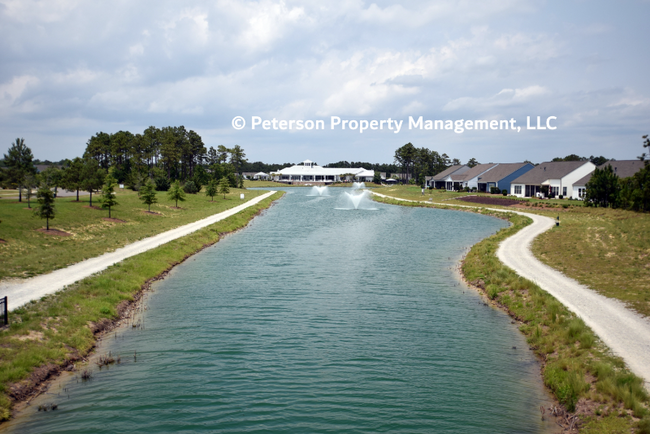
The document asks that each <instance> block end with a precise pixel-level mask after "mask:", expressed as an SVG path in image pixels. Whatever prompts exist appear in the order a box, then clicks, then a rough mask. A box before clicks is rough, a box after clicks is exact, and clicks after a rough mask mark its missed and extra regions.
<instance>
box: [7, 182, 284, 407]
mask: <svg viewBox="0 0 650 434" xmlns="http://www.w3.org/2000/svg"><path fill="white" fill-rule="evenodd" d="M281 195H282V193H276V194H275V195H273V196H272V197H271V198H268V199H265V200H263V201H262V202H260V203H259V204H257V205H255V206H252V207H250V208H247V209H246V210H244V211H242V212H240V213H238V214H236V215H235V216H232V217H229V218H227V219H225V220H222V221H220V222H218V223H216V224H214V225H211V226H209V227H207V228H204V229H201V230H200V231H197V232H195V233H193V234H191V235H188V236H186V237H183V238H180V239H178V240H175V241H172V242H170V243H168V244H165V245H163V246H160V247H158V248H156V249H153V250H150V251H148V252H145V253H142V254H140V255H137V256H134V257H131V258H129V259H126V260H125V261H123V262H121V263H119V264H116V265H114V266H112V267H110V268H109V269H107V270H106V271H104V272H102V273H101V274H99V275H96V276H93V277H89V278H87V279H84V280H83V281H81V282H79V283H78V284H75V285H74V286H72V287H70V288H68V289H67V290H65V291H63V292H60V293H57V294H55V295H52V296H48V297H45V298H43V299H42V300H41V301H39V302H32V303H30V304H28V305H27V306H26V307H24V308H21V309H18V310H16V311H14V312H13V313H12V314H11V315H10V320H11V324H10V327H9V329H8V330H5V331H2V332H0V420H3V419H6V418H8V417H9V415H10V407H11V402H10V399H9V396H8V394H9V391H10V389H9V387H10V385H11V384H12V383H16V382H19V381H21V380H24V379H26V378H27V377H28V376H29V375H30V373H31V372H32V371H33V370H34V369H35V368H37V367H39V366H42V365H44V364H47V363H53V364H57V365H61V364H63V363H64V362H65V361H66V360H68V359H70V358H73V357H74V356H80V355H81V356H83V355H85V354H87V353H88V352H89V351H90V350H91V349H92V347H93V345H94V342H95V337H94V335H93V333H92V332H91V330H90V328H89V326H88V325H89V324H90V323H95V322H98V321H100V320H102V319H104V318H108V319H113V318H115V317H116V314H117V311H116V308H117V305H118V304H119V303H120V302H121V301H122V300H132V299H133V296H134V295H135V294H136V293H137V292H138V291H139V290H140V288H141V287H142V285H143V284H144V283H145V282H146V281H148V280H149V279H152V278H154V277H155V276H158V275H160V274H161V273H163V272H164V271H165V270H167V269H169V268H170V267H172V266H173V265H175V264H177V263H178V262H180V261H182V260H183V259H184V258H186V257H187V256H188V255H191V254H192V253H194V252H196V251H197V250H200V249H201V248H202V247H204V246H205V245H208V244H211V243H214V242H216V241H218V240H219V236H220V234H223V233H226V232H231V231H233V230H236V229H238V228H241V227H243V226H245V225H246V224H247V223H248V221H249V220H250V219H251V218H252V217H253V216H255V215H256V213H258V212H259V211H260V210H262V209H264V208H267V207H268V206H269V205H270V204H271V202H272V201H273V200H276V199H278V198H280V197H281Z"/></svg>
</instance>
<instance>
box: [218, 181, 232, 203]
mask: <svg viewBox="0 0 650 434" xmlns="http://www.w3.org/2000/svg"><path fill="white" fill-rule="evenodd" d="M228 193H230V181H228V178H226V177H225V176H224V177H223V178H221V181H219V194H223V198H224V199H225V198H226V194H228Z"/></svg>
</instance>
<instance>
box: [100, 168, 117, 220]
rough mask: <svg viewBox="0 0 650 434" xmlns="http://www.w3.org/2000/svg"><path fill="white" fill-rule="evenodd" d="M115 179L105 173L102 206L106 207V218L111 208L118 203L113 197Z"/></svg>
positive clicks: (109, 215) (109, 214) (109, 216)
mask: <svg viewBox="0 0 650 434" xmlns="http://www.w3.org/2000/svg"><path fill="white" fill-rule="evenodd" d="M116 185H117V181H116V180H115V178H113V175H110V174H109V175H106V179H105V181H104V187H102V208H108V218H111V208H112V207H114V206H115V205H119V204H118V202H117V199H116V198H115V186H116Z"/></svg>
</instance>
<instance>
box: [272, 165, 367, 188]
mask: <svg viewBox="0 0 650 434" xmlns="http://www.w3.org/2000/svg"><path fill="white" fill-rule="evenodd" d="M274 175H275V176H274V179H275V180H276V181H280V182H285V183H289V184H302V183H305V182H308V183H310V184H331V183H333V182H344V181H351V180H357V181H361V182H372V179H373V177H374V176H375V172H374V171H373V170H367V169H364V168H363V167H357V168H338V167H321V166H319V165H318V164H317V163H315V162H313V161H311V160H305V161H302V162H300V163H298V164H296V165H293V166H291V167H285V168H284V169H280V170H278V171H277V172H276V173H275V174H274Z"/></svg>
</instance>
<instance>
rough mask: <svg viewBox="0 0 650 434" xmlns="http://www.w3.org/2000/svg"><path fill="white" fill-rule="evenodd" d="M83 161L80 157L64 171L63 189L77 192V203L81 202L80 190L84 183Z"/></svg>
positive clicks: (71, 162)
mask: <svg viewBox="0 0 650 434" xmlns="http://www.w3.org/2000/svg"><path fill="white" fill-rule="evenodd" d="M83 167H84V164H83V160H82V159H81V158H79V157H77V158H75V159H74V160H72V161H70V163H69V164H68V167H66V168H65V169H63V183H62V184H63V188H65V189H66V190H68V191H75V190H76V191H77V202H79V189H80V188H81V184H82V182H83V175H82V173H83Z"/></svg>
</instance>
